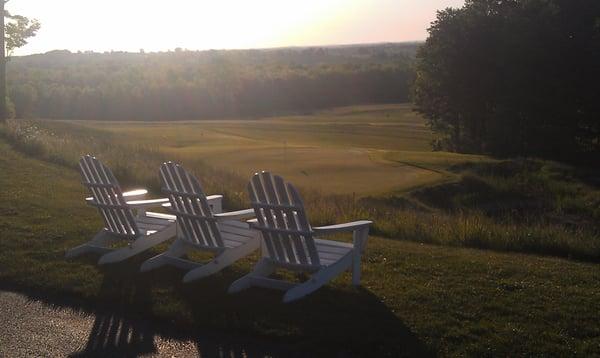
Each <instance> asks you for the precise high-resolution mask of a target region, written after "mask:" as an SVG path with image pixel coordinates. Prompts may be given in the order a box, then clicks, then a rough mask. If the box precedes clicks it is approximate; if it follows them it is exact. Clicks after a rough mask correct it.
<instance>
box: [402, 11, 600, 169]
mask: <svg viewBox="0 0 600 358" xmlns="http://www.w3.org/2000/svg"><path fill="white" fill-rule="evenodd" d="M417 62H418V63H417V79H416V84H415V93H414V95H415V102H416V106H417V108H418V110H419V111H420V112H421V113H423V114H424V115H425V116H426V117H427V119H428V120H429V123H430V125H431V127H432V128H433V129H434V130H435V131H436V132H438V133H439V134H440V136H441V138H440V139H439V140H438V142H437V147H439V148H443V149H449V150H454V151H465V152H486V153H493V154H498V155H537V156H544V157H552V158H558V159H573V158H581V155H583V154H587V155H588V156H589V157H588V158H593V157H594V155H595V157H596V158H598V155H597V154H600V100H598V94H599V93H600V1H598V0H506V1H498V0H467V1H466V2H465V5H464V7H462V8H460V9H446V10H444V11H440V12H439V13H438V15H437V20H436V21H435V22H433V23H432V25H431V27H430V28H429V38H428V39H427V41H426V43H425V45H424V46H423V47H422V48H421V49H420V51H419V52H418V55H417Z"/></svg>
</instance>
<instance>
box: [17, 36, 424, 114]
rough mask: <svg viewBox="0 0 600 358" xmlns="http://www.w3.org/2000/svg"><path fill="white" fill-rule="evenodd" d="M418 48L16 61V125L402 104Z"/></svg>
mask: <svg viewBox="0 0 600 358" xmlns="http://www.w3.org/2000/svg"><path fill="white" fill-rule="evenodd" d="M417 47H418V44H412V43H409V44H381V45H370V46H367V45H365V46H339V47H325V48H283V49H272V50H219V51H214V50H213V51H186V50H182V49H177V50H175V51H170V52H163V53H144V52H143V51H142V50H141V51H140V52H139V53H123V52H109V53H93V52H88V53H70V52H68V51H53V52H50V53H46V54H42V55H33V56H25V57H16V58H13V59H11V61H9V64H8V72H7V78H8V91H9V99H10V102H11V103H10V104H11V106H12V108H13V113H14V116H15V117H17V118H66V119H95V120H188V119H203V118H219V117H233V116H235V117H238V116H261V115H271V114H278V113H286V112H298V111H300V112H302V111H312V110H315V109H320V108H327V107H333V106H343V105H352V104H363V103H393V102H406V101H408V100H409V98H410V85H411V83H412V82H413V80H414V69H413V66H412V65H413V60H414V56H415V53H416V49H417Z"/></svg>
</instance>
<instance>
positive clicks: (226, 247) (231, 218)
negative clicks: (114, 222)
mask: <svg viewBox="0 0 600 358" xmlns="http://www.w3.org/2000/svg"><path fill="white" fill-rule="evenodd" d="M160 178H161V182H162V189H163V192H164V193H165V194H167V195H168V198H169V205H163V207H166V208H168V209H169V210H171V212H173V214H175V215H176V216H177V223H178V226H177V227H178V231H177V240H176V241H175V242H174V243H173V244H172V245H171V247H170V248H169V249H168V250H167V252H165V253H162V254H160V255H157V256H155V257H153V258H151V259H149V260H147V261H146V262H144V264H143V265H142V267H141V268H140V270H141V271H150V270H153V269H156V268H158V267H161V266H163V265H173V266H176V267H180V268H183V269H186V270H190V271H189V272H188V273H187V274H186V275H185V276H184V277H183V282H191V281H194V280H197V279H200V278H203V277H207V276H209V275H212V274H214V273H216V272H219V271H221V270H222V269H223V268H225V267H227V266H229V265H231V264H233V263H234V262H236V261H237V260H239V259H241V258H243V257H245V256H247V255H249V254H251V253H252V252H253V251H255V250H257V249H258V248H259V247H260V238H259V236H258V233H257V232H256V231H253V230H250V226H249V225H248V224H247V223H245V222H240V221H239V220H246V219H248V218H252V217H254V211H253V210H252V209H249V210H240V211H234V212H229V213H221V209H222V208H221V200H222V198H223V196H221V195H211V196H206V195H205V194H204V191H203V190H202V186H201V185H200V182H199V181H198V180H197V179H196V178H195V177H194V176H193V175H191V174H190V173H188V172H187V171H186V170H185V169H183V167H181V166H180V165H179V164H175V163H172V162H168V163H164V164H163V165H162V166H161V167H160ZM190 250H199V251H205V252H212V253H214V254H215V256H214V258H213V259H212V260H211V261H210V262H208V263H206V264H204V265H201V264H198V263H195V262H192V261H189V260H185V259H183V258H181V257H182V256H183V255H185V254H186V253H187V252H189V251H190Z"/></svg>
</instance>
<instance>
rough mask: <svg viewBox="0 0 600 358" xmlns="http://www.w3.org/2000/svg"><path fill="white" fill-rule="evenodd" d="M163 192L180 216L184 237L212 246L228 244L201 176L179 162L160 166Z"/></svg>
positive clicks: (179, 221)
mask: <svg viewBox="0 0 600 358" xmlns="http://www.w3.org/2000/svg"><path fill="white" fill-rule="evenodd" d="M160 180H161V182H162V191H163V192H164V193H165V194H167V195H168V197H169V201H170V203H171V210H172V211H173V213H174V214H175V215H176V216H177V225H179V229H180V230H181V233H182V234H183V237H181V238H182V239H185V240H188V241H190V242H192V243H195V244H199V245H202V246H208V247H215V248H217V247H219V248H220V247H224V245H223V239H222V238H221V232H220V231H219V227H218V225H217V222H216V219H215V217H214V216H213V213H212V210H211V209H210V205H209V204H208V201H207V200H206V195H205V194H204V191H203V190H202V186H201V185H200V182H198V179H196V177H194V176H193V175H192V174H190V173H188V172H187V171H186V170H185V169H183V167H182V166H181V165H179V164H176V163H172V162H168V163H163V164H162V165H161V166H160Z"/></svg>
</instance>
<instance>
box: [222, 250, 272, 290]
mask: <svg viewBox="0 0 600 358" xmlns="http://www.w3.org/2000/svg"><path fill="white" fill-rule="evenodd" d="M273 272H275V264H273V263H272V262H271V261H270V260H268V259H265V258H263V259H261V260H260V261H259V262H258V263H257V264H256V266H255V267H254V270H252V272H250V273H249V274H247V275H245V276H243V277H242V278H240V279H238V280H236V281H234V282H233V283H232V284H231V286H229V290H227V292H229V293H236V292H240V291H242V290H245V289H247V288H249V287H250V286H252V278H254V277H268V276H269V275H271V274H272V273H273Z"/></svg>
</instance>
